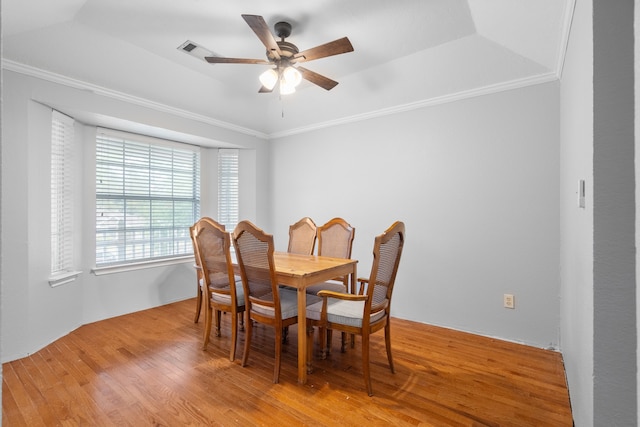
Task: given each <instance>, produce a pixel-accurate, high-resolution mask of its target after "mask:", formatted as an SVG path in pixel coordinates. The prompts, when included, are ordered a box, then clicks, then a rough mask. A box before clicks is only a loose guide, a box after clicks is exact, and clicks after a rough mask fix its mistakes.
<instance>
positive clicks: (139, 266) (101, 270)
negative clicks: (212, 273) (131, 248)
mask: <svg viewBox="0 0 640 427" xmlns="http://www.w3.org/2000/svg"><path fill="white" fill-rule="evenodd" d="M187 262H188V263H192V264H193V255H189V256H185V257H180V258H167V259H162V260H154V261H145V262H136V263H131V264H118V265H109V266H105V267H94V268H93V269H92V270H91V272H92V273H93V274H95V275H96V276H102V275H105V274H114V273H124V272H127V271H136V270H143V269H145V268H154V267H164V266H167V265H176V264H184V263H187Z"/></svg>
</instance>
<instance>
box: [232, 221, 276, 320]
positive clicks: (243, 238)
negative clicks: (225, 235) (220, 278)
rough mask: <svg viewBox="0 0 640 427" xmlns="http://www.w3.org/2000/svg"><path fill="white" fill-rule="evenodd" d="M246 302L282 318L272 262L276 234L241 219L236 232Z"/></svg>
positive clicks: (251, 307) (234, 241)
mask: <svg viewBox="0 0 640 427" xmlns="http://www.w3.org/2000/svg"><path fill="white" fill-rule="evenodd" d="M233 245H234V246H235V249H236V257H237V261H238V266H239V267H240V276H241V277H242V286H243V287H244V294H245V303H246V304H248V309H250V310H252V309H255V308H256V307H253V306H255V305H260V306H263V307H265V308H266V310H268V311H270V310H275V312H274V315H275V317H276V318H278V319H279V318H280V313H281V311H280V298H279V294H278V281H277V279H276V273H275V264H274V261H273V252H274V245H273V235H271V234H267V233H265V232H264V231H263V230H262V229H260V228H258V227H256V226H255V225H254V224H252V223H251V222H250V221H246V220H245V221H241V222H239V223H238V225H237V226H236V228H235V230H234V232H233Z"/></svg>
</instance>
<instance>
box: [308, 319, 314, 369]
mask: <svg viewBox="0 0 640 427" xmlns="http://www.w3.org/2000/svg"><path fill="white" fill-rule="evenodd" d="M312 372H313V326H309V325H307V374H310V373H312Z"/></svg>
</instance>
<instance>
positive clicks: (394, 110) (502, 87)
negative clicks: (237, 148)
mask: <svg viewBox="0 0 640 427" xmlns="http://www.w3.org/2000/svg"><path fill="white" fill-rule="evenodd" d="M554 80H558V74H557V73H555V72H552V71H551V72H548V73H544V74H539V75H535V76H531V77H525V78H522V79H516V80H511V81H508V82H502V83H497V84H494V85H487V86H483V87H480V88H474V89H471V90H466V91H461V92H457V93H453V94H448V95H444V96H438V97H434V98H429V99H424V100H420V101H416V102H410V103H407V104H401V105H396V106H394V107H390V108H383V109H380V110H375V111H370V112H367V113H363V114H355V115H353V116H348V117H344V118H340V119H336V120H329V121H326V122H322V123H315V124H313V125H309V126H303V127H299V128H295V129H289V130H285V131H281V132H274V133H270V134H269V139H270V140H271V139H276V138H282V137H285V136H291V135H297V134H301V133H306V132H311V131H314V130H318V129H324V128H328V127H333V126H339V125H344V124H348V123H355V122H360V121H363V120H369V119H374V118H378V117H383V116H390V115H393V114H398V113H403V112H406V111H411V110H417V109H420V108H425V107H432V106H434V105H440V104H446V103H449V102H454V101H460V100H463V99H469V98H475V97H478V96H484V95H489V94H493V93H497V92H503V91H507V90H513V89H519V88H522V87H526V86H533V85H538V84H542V83H548V82H551V81H554Z"/></svg>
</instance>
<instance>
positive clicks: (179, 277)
mask: <svg viewBox="0 0 640 427" xmlns="http://www.w3.org/2000/svg"><path fill="white" fill-rule="evenodd" d="M3 78H4V81H3V87H2V95H3V111H2V114H3V116H2V122H3V127H2V140H3V146H2V182H3V183H4V184H5V185H3V186H2V203H3V212H2V236H1V245H2V253H3V258H2V261H1V268H2V301H1V304H2V307H1V315H2V321H1V326H2V330H1V336H2V343H3V345H2V356H1V358H2V361H3V362H5V361H8V360H13V359H16V358H20V357H23V356H26V355H28V354H30V353H33V352H35V351H37V350H39V349H40V348H42V347H44V346H45V345H47V344H49V343H50V342H52V341H54V340H55V339H57V338H59V337H60V336H63V335H66V334H67V333H69V332H70V331H72V330H73V329H75V328H77V327H79V326H81V325H83V324H86V323H90V322H94V321H97V320H101V319H104V318H108V317H113V316H117V315H121V314H125V313H130V312H133V311H137V310H142V309H147V308H150V307H154V306H158V305H162V304H167V303H170V302H172V301H176V300H181V299H185V298H192V297H193V296H195V287H196V285H195V274H194V271H193V267H192V262H190V261H188V262H186V263H182V264H176V265H170V266H163V267H154V268H147V269H142V270H135V271H128V272H123V273H115V274H108V275H102V276H95V275H94V274H92V273H91V272H90V271H91V269H92V268H93V267H94V265H95V126H94V124H91V125H86V124H77V125H76V144H77V146H76V151H75V153H76V155H77V157H76V161H77V166H78V170H79V172H80V173H81V176H82V179H81V180H79V182H78V186H77V188H76V198H77V209H76V210H77V212H76V214H77V215H76V217H75V218H74V223H75V224H77V225H78V227H77V229H76V230H75V231H76V232H77V236H78V243H79V245H78V247H77V248H76V249H77V256H78V265H79V269H80V270H81V271H82V274H81V275H80V276H79V277H78V279H77V280H75V281H74V282H71V283H69V284H65V285H62V286H59V287H56V288H51V287H50V286H49V284H48V278H49V259H50V256H49V248H50V239H49V237H48V236H49V235H50V231H49V227H50V225H49V224H50V222H49V221H50V219H49V218H50V213H49V212H50V206H49V201H50V179H49V172H48V171H49V169H50V140H51V136H50V135H51V113H50V111H51V108H50V107H49V106H54V107H56V108H59V109H61V110H63V111H66V112H69V111H71V112H78V111H81V112H82V113H83V115H84V116H85V117H95V118H96V120H98V121H99V120H107V121H108V122H110V123H113V120H111V119H113V118H117V119H118V120H123V119H126V121H130V122H137V123H139V124H142V125H144V126H147V127H148V128H152V127H159V126H162V127H164V128H165V129H167V130H169V131H173V132H175V133H180V134H184V133H185V132H188V131H189V130H191V131H192V132H193V135H194V136H196V137H197V138H199V139H203V138H209V139H210V140H212V141H218V140H220V139H221V138H223V141H224V144H226V146H235V147H238V148H241V149H242V150H241V157H240V158H241V161H242V162H243V164H244V166H245V169H246V170H245V171H243V175H242V177H241V178H242V180H241V183H240V185H241V191H242V190H245V187H246V191H244V192H245V194H256V193H260V194H264V193H266V186H267V185H268V177H266V176H258V171H262V173H264V171H265V170H266V168H267V166H266V163H267V159H268V152H267V148H266V142H265V141H263V140H259V139H257V138H254V137H250V136H247V135H245V134H240V133H234V132H232V131H229V130H226V129H219V128H216V127H214V126H212V125H207V124H203V123H201V122H197V121H193V120H189V119H186V118H184V117H177V116H171V115H169V114H166V113H160V112H158V111H154V110H150V109H147V108H144V107H141V106H137V105H133V104H130V103H125V102H122V101H118V100H115V99H113V98H108V97H104V96H98V95H95V94H93V93H90V92H87V91H82V90H77V89H72V88H70V87H67V86H63V85H60V84H55V83H51V82H47V81H44V80H41V79H37V78H34V77H29V76H25V75H21V74H18V73H15V72H7V71H6V70H5V71H4V76H3ZM84 113H89V114H84ZM202 162H203V164H202V166H203V170H204V172H203V182H202V193H203V194H202V211H201V213H202V215H209V216H214V217H215V216H216V211H215V210H216V207H217V199H216V197H215V193H216V191H217V185H216V182H215V179H214V178H215V176H212V175H213V174H214V171H215V168H216V167H217V166H216V162H217V155H216V150H215V149H213V148H210V149H205V150H204V151H203V156H202ZM210 165H211V166H210ZM261 200H262V201H263V200H264V199H259V198H258V197H257V196H256V197H254V198H251V197H246V198H244V199H243V200H242V205H241V209H242V211H243V213H244V214H246V215H247V216H248V217H251V218H257V219H258V220H259V219H261V218H264V217H266V216H265V215H264V214H259V212H266V211H267V209H266V207H265V206H260V205H259V203H260V202H261Z"/></svg>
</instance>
